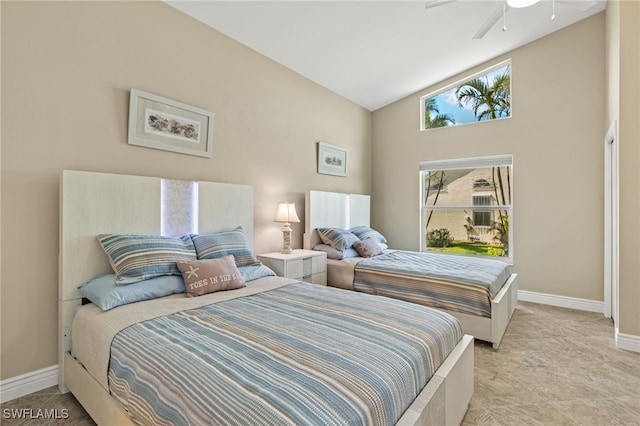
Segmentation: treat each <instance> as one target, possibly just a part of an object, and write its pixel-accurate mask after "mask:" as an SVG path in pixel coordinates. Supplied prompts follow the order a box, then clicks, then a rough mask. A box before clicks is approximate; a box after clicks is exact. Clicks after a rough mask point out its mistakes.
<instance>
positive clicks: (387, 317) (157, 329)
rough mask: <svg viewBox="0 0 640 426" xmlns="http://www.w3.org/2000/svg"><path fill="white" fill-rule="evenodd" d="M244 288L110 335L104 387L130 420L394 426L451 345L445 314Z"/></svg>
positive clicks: (388, 302) (302, 291)
mask: <svg viewBox="0 0 640 426" xmlns="http://www.w3.org/2000/svg"><path fill="white" fill-rule="evenodd" d="M247 287H248V289H247V290H245V289H240V290H234V291H229V292H224V293H227V295H223V297H221V298H218V297H215V296H214V297H212V298H210V299H215V300H213V301H211V300H208V301H206V302H209V303H203V304H202V305H201V306H198V307H189V308H187V309H182V307H181V308H180V309H178V310H176V311H175V312H174V313H169V314H167V313H166V309H167V308H166V305H167V304H166V303H164V302H162V301H159V302H160V303H158V306H159V310H160V311H161V314H159V315H158V314H155V313H150V311H151V312H153V311H155V310H156V309H155V308H156V307H155V306H154V305H156V303H148V304H147V305H146V306H145V311H147V313H146V314H145V315H144V316H148V317H149V319H146V320H143V321H139V322H138V321H137V320H135V321H133V323H132V324H130V325H128V326H125V327H123V328H121V330H120V331H118V332H116V333H115V334H114V335H113V339H112V343H111V354H110V360H109V361H108V362H107V365H108V380H107V381H108V387H109V390H110V392H111V393H112V395H113V396H114V397H115V398H116V399H117V400H119V401H120V403H121V404H122V405H123V406H124V407H125V408H126V409H128V410H129V413H130V414H131V415H132V417H133V418H134V419H135V420H136V421H138V422H141V423H145V424H146V423H153V424H228V423H237V424H254V425H255V424H309V425H313V424H322V425H325V424H349V425H357V424H362V425H365V424H366V425H389V424H394V423H395V422H396V421H397V419H398V418H400V416H401V415H402V414H403V412H404V411H405V409H406V408H407V407H408V406H409V405H410V404H411V402H412V401H413V399H414V398H415V397H416V395H417V394H418V393H419V392H420V390H421V389H422V388H423V387H424V385H425V384H426V383H427V382H428V380H429V379H430V378H431V376H432V375H433V373H434V372H435V371H436V370H437V368H438V367H439V365H440V364H441V363H442V362H443V360H444V359H445V358H446V357H447V356H448V354H449V352H450V351H451V350H452V349H453V348H454V347H455V345H456V344H457V343H458V341H459V340H460V339H461V338H462V330H461V328H460V324H459V323H458V321H457V320H456V319H455V318H453V317H452V316H450V315H448V314H445V313H442V312H439V311H436V310H432V309H429V308H425V307H423V306H419V305H413V304H406V303H404V302H402V301H398V300H394V299H387V298H379V297H372V296H370V295H367V294H363V293H357V292H348V291H342V290H338V289H334V288H328V287H324V286H317V285H313V284H308V283H301V282H291V280H286V279H281V278H276V277H270V278H264V279H260V280H257V281H254V282H251V283H249V284H248V286H247ZM216 294H218V293H214V295H216ZM225 296H226V297H225ZM203 298H206V297H205V296H203V297H200V298H191V299H203ZM218 299H219V300H218ZM170 300H172V301H173V302H175V301H178V302H179V304H181V305H184V302H181V301H184V300H187V299H186V298H182V299H180V298H175V297H170ZM152 302H153V301H152ZM202 302H205V301H202ZM108 312H110V311H108ZM108 312H105V313H104V314H107V313H108ZM100 316H101V315H97V316H94V317H100ZM134 316H138V315H134ZM89 322H92V321H89ZM116 322H120V323H125V322H129V321H128V320H127V321H120V320H119V321H116ZM121 325H122V324H121ZM114 328H117V327H114ZM85 331H86V330H85ZM77 334H78V335H76V333H74V342H78V341H79V340H78V339H83V337H82V336H81V335H80V333H77ZM107 334H113V333H112V332H109V333H107ZM76 352H77V351H76ZM102 356H104V355H102ZM81 362H84V361H82V360H81ZM103 367H104V366H103ZM106 371H107V370H104V371H102V372H99V373H100V374H102V375H106Z"/></svg>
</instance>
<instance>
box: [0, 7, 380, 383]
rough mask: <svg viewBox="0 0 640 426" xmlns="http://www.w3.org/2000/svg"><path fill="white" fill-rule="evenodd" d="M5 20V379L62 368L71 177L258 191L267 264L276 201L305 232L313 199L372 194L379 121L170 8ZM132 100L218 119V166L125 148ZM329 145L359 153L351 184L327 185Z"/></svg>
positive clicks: (259, 233)
mask: <svg viewBox="0 0 640 426" xmlns="http://www.w3.org/2000/svg"><path fill="white" fill-rule="evenodd" d="M1 8H2V14H1V16H2V124H3V126H2V158H1V161H2V181H1V182H2V213H1V218H2V249H1V253H2V266H3V268H2V276H1V282H0V290H1V293H2V299H1V300H2V306H1V311H2V313H1V323H2V324H1V327H2V329H1V333H2V334H1V341H0V344H1V351H2V352H1V358H2V361H1V362H2V364H1V368H2V372H1V377H0V378H1V379H6V378H10V377H15V376H17V375H20V374H23V373H27V372H30V371H34V370H37V369H40V368H45V367H48V366H51V365H54V364H57V362H58V360H57V354H56V350H57V340H56V336H57V323H56V322H57V292H58V287H57V276H58V268H57V261H58V259H57V256H58V253H57V252H58V176H59V173H60V171H61V170H62V169H77V170H89V171H101V172H109V173H123V174H138V175H149V176H161V177H168V178H177V179H198V180H209V181H220V182H233V183H244V184H250V185H253V186H254V188H255V227H256V228H255V241H254V248H255V250H256V251H257V252H264V251H271V250H277V249H279V248H280V247H281V242H282V234H281V232H280V224H276V223H274V222H273V218H274V216H275V212H276V206H277V203H278V202H279V201H286V200H288V201H293V202H295V203H296V206H297V210H298V214H299V216H300V218H301V220H303V221H304V192H305V191H306V190H308V189H318V190H328V191H338V190H340V191H348V192H357V193H368V192H370V190H371V188H370V180H371V179H370V173H371V172H370V164H371V155H370V148H371V146H370V144H371V142H370V141H371V113H370V112H369V111H367V110H365V109H363V108H360V107H358V106H356V105H354V104H352V103H351V102H349V101H346V100H345V99H343V98H341V97H339V96H337V95H335V94H334V93H332V92H330V91H328V90H326V89H324V88H322V87H320V86H318V85H316V84H314V83H312V82H311V81H309V80H307V79H305V78H303V77H301V76H299V75H297V74H295V73H293V72H292V71H290V70H288V69H286V68H284V67H282V66H280V65H278V64H276V63H274V62H272V61H271V60H269V59H267V58H265V57H263V56H261V55H259V54H257V53H256V52H254V51H252V50H250V49H248V48H246V47H244V46H242V45H240V44H238V43H236V42H234V41H231V40H230V39H228V38H227V37H225V36H223V35H221V34H220V33H218V32H216V31H213V30H211V29H210V28H207V27H205V26H204V25H202V24H200V23H198V22H196V21H195V20H193V19H192V18H189V17H187V16H186V15H183V14H182V13H180V12H178V11H176V10H174V9H172V8H171V7H169V6H167V5H166V4H163V3H159V2H111V3H103V2H89V3H88V2H43V3H35V2H15V3H14V2H7V1H2V2H1ZM132 87H135V88H138V89H142V90H145V91H149V92H152V93H155V94H158V95H161V96H165V97H168V98H171V99H175V100H178V101H181V102H184V103H187V104H190V105H195V106H198V107H201V108H204V109H207V110H210V111H213V112H214V113H215V128H214V143H213V158H211V159H205V158H200V157H194V156H188V155H182V154H176V153H170V152H166V151H159V150H153V149H147V148H141V147H135V146H130V145H128V144H127V117H128V115H127V113H128V100H129V98H128V93H129V89H130V88H132ZM318 140H324V141H326V142H329V143H332V144H335V145H339V146H342V147H345V148H347V149H348V154H349V155H348V158H349V163H348V170H347V172H348V176H347V177H346V178H340V177H335V176H327V175H319V174H317V173H316V154H315V149H316V141H318ZM293 229H294V246H295V247H301V246H302V231H303V224H302V223H301V224H295V225H293ZM79 284H80V283H79Z"/></svg>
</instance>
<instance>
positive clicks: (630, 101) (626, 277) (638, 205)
mask: <svg viewBox="0 0 640 426" xmlns="http://www.w3.org/2000/svg"><path fill="white" fill-rule="evenodd" d="M606 18H607V19H606V22H607V31H606V46H607V65H608V66H607V105H606V106H607V121H606V124H607V125H608V124H609V123H611V122H612V121H614V120H615V121H617V124H618V150H619V151H618V154H619V171H618V172H619V179H620V194H619V196H620V205H619V208H620V214H619V220H620V222H619V228H620V241H619V251H620V275H619V279H620V290H619V291H620V293H619V299H620V305H619V324H618V328H619V330H620V333H623V334H628V335H633V336H639V335H640V120H639V117H640V78H638V76H640V2H638V1H611V0H610V1H609V2H608V5H607V12H606Z"/></svg>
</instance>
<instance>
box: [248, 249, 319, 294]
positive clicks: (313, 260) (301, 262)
mask: <svg viewBox="0 0 640 426" xmlns="http://www.w3.org/2000/svg"><path fill="white" fill-rule="evenodd" d="M258 259H260V261H261V262H262V263H263V264H265V265H266V266H268V267H269V268H271V269H272V270H273V272H275V273H276V274H278V276H280V277H285V278H293V279H296V280H302V281H306V282H309V283H314V284H321V285H327V254H326V253H325V252H322V251H316V250H294V251H293V253H291V254H283V253H280V252H273V253H265V254H260V255H258Z"/></svg>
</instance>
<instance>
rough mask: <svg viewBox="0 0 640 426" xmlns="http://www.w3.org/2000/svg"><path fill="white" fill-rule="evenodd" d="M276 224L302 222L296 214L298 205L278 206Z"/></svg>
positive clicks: (284, 204) (281, 204)
mask: <svg viewBox="0 0 640 426" xmlns="http://www.w3.org/2000/svg"><path fill="white" fill-rule="evenodd" d="M276 222H284V223H289V222H300V219H299V218H298V214H297V213H296V205H295V204H294V203H280V204H278V213H276Z"/></svg>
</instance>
